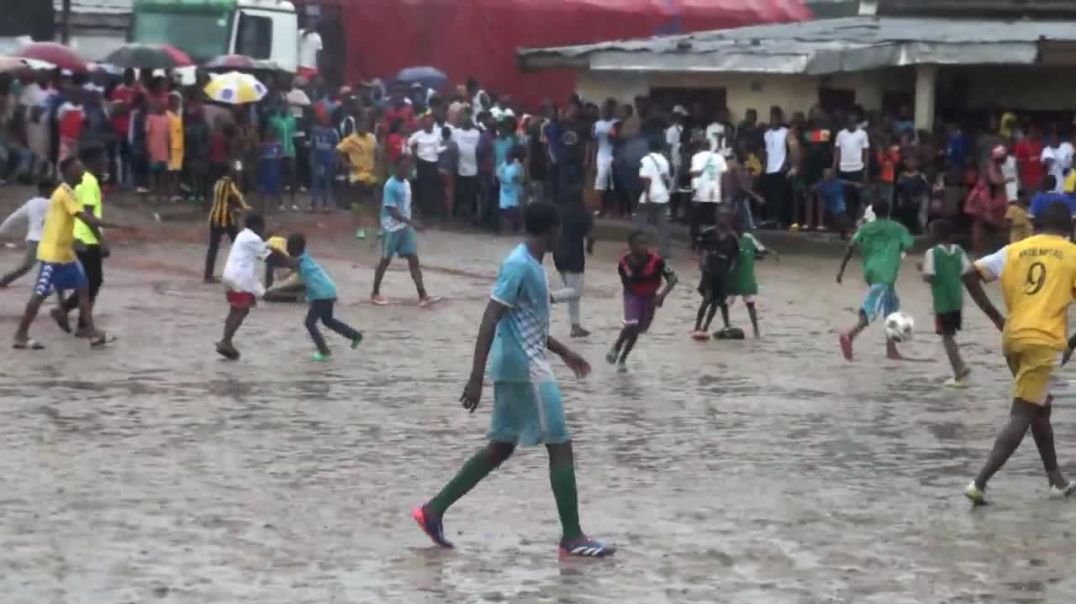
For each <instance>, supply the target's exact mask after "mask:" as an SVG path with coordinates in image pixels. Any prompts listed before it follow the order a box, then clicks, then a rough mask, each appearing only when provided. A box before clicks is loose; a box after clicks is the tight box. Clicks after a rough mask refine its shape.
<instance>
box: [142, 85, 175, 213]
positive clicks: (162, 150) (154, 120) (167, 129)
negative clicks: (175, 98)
mask: <svg viewBox="0 0 1076 604" xmlns="http://www.w3.org/2000/svg"><path fill="white" fill-rule="evenodd" d="M171 131H172V128H171V123H170V121H169V119H168V114H167V113H165V109H164V104H163V103H161V102H160V101H153V106H152V109H151V113H150V114H149V115H147V116H146V153H147V156H148V157H149V172H150V181H149V182H150V190H151V191H152V193H153V195H154V196H156V198H157V199H158V201H163V200H164V199H166V197H167V195H168V193H169V191H168V160H169V159H170V157H171V154H172V150H171V149H172V146H171V143H170V142H169V138H170V136H171Z"/></svg>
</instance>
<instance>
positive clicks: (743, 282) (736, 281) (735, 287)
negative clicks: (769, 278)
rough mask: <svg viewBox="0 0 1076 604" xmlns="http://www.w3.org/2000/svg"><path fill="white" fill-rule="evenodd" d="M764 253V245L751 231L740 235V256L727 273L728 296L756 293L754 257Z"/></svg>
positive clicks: (752, 294) (756, 282)
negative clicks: (730, 272) (729, 273)
mask: <svg viewBox="0 0 1076 604" xmlns="http://www.w3.org/2000/svg"><path fill="white" fill-rule="evenodd" d="M765 253H766V247H765V246H763V245H762V242H760V241H759V240H758V239H755V236H754V235H752V234H751V233H744V234H743V235H742V236H741V237H740V257H739V258H738V259H737V260H736V267H735V268H734V269H733V270H732V274H731V275H729V289H728V293H729V295H730V296H754V295H756V294H758V281H757V280H756V279H755V258H757V257H759V256H760V255H762V254H765Z"/></svg>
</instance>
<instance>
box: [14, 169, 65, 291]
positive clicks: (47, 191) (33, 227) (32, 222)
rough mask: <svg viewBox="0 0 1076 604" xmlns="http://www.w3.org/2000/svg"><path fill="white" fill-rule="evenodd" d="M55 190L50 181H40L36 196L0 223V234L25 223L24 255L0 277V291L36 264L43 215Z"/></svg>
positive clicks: (42, 226)
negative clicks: (19, 223) (17, 224)
mask: <svg viewBox="0 0 1076 604" xmlns="http://www.w3.org/2000/svg"><path fill="white" fill-rule="evenodd" d="M55 188H56V184H55V183H53V182H52V181H48V180H42V181H41V182H40V183H38V185H37V196H36V197H31V198H30V200H29V201H27V202H26V203H24V204H22V205H21V206H19V209H17V210H15V211H14V212H12V213H11V215H10V216H8V217H7V218H5V219H4V222H2V223H0V234H3V233H5V232H7V231H8V230H9V229H10V228H11V227H12V226H14V225H15V223H18V222H25V223H26V254H25V256H23V259H22V262H21V263H19V265H18V266H16V267H15V268H14V269H12V270H11V272H9V273H7V274H5V275H4V276H3V277H0V289H3V288H5V287H7V286H8V285H11V284H12V283H13V282H14V281H15V280H17V279H18V278H20V277H22V276H23V275H25V274H26V273H28V272H30V269H32V268H34V266H35V265H36V264H37V243H38V242H39V241H41V231H42V230H43V229H44V228H45V214H46V213H47V212H48V209H49V196H50V195H52V191H53V190H54V189H55Z"/></svg>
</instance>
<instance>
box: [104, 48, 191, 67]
mask: <svg viewBox="0 0 1076 604" xmlns="http://www.w3.org/2000/svg"><path fill="white" fill-rule="evenodd" d="M102 62H103V63H108V64H109V65H115V66H116V67H122V68H124V69H127V68H128V67H132V68H135V69H174V68H176V67H186V66H188V65H191V59H190V57H188V56H187V54H186V53H184V52H183V51H182V50H179V49H178V48H175V47H172V46H169V45H167V44H124V45H123V46H120V47H119V48H117V49H116V50H113V51H112V52H110V53H108V56H107V57H105V60H104V61H102Z"/></svg>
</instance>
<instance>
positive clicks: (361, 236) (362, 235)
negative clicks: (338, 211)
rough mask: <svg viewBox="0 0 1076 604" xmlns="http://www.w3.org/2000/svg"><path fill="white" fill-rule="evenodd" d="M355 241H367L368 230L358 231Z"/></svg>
mask: <svg viewBox="0 0 1076 604" xmlns="http://www.w3.org/2000/svg"><path fill="white" fill-rule="evenodd" d="M355 239H358V240H360V241H361V240H363V239H366V229H358V230H357V231H355Z"/></svg>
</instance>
